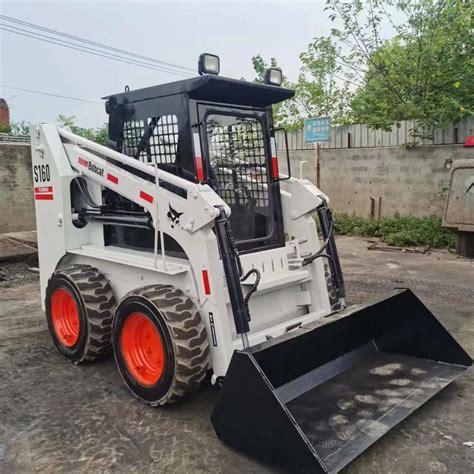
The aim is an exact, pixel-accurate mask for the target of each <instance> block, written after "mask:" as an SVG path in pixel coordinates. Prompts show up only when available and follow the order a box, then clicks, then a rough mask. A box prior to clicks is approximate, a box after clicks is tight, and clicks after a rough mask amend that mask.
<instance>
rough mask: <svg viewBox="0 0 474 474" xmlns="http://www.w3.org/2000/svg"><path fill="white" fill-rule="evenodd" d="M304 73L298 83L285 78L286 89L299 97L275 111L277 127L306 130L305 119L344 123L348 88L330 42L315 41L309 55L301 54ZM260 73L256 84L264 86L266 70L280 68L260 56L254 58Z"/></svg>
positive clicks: (301, 72)
mask: <svg viewBox="0 0 474 474" xmlns="http://www.w3.org/2000/svg"><path fill="white" fill-rule="evenodd" d="M300 61H301V70H300V74H299V76H298V79H297V81H296V82H294V83H292V82H290V81H288V79H287V78H286V77H284V78H283V83H282V86H283V87H287V88H289V89H294V90H295V97H294V98H292V99H290V100H287V101H285V102H283V103H281V104H277V105H276V106H274V108H273V113H274V118H275V123H276V125H278V126H284V127H285V128H286V129H288V130H298V129H301V128H303V121H304V119H305V118H309V117H316V116H327V115H329V116H331V117H332V120H333V123H342V122H343V121H344V118H345V111H346V109H347V100H348V97H349V96H350V94H349V93H348V88H347V85H344V86H340V85H338V83H337V81H336V76H335V74H336V73H337V72H338V70H339V69H338V66H337V64H336V60H335V49H334V45H333V44H332V42H331V40H330V39H328V38H315V39H314V41H313V42H312V43H310V44H309V45H308V49H307V51H305V52H303V53H301V54H300ZM252 64H253V67H254V70H255V73H256V78H255V80H254V82H259V83H262V82H263V77H264V73H265V69H267V68H268V67H278V64H277V61H276V60H275V58H271V60H270V66H269V65H268V63H266V62H265V61H264V60H263V58H262V57H261V56H260V55H257V56H254V57H253V58H252Z"/></svg>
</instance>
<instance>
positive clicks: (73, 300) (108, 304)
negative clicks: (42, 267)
mask: <svg viewBox="0 0 474 474" xmlns="http://www.w3.org/2000/svg"><path fill="white" fill-rule="evenodd" d="M45 304H46V319H47V322H48V328H49V332H50V334H51V337H52V339H53V342H54V345H55V346H56V348H57V349H58V351H59V352H60V353H61V354H62V355H63V356H64V357H66V358H67V359H68V360H70V361H72V362H74V363H75V364H80V363H82V362H86V361H93V360H95V359H97V358H99V357H101V356H103V355H105V354H106V353H107V352H110V349H111V332H112V315H113V310H114V307H115V298H114V295H113V292H112V288H111V287H110V285H109V283H108V281H107V279H106V278H105V276H104V275H103V274H102V273H100V272H99V270H97V269H96V268H93V267H91V266H90V265H71V266H70V267H66V268H63V269H60V270H57V271H55V272H54V273H53V275H52V276H51V278H50V279H49V281H48V287H47V288H46V300H45Z"/></svg>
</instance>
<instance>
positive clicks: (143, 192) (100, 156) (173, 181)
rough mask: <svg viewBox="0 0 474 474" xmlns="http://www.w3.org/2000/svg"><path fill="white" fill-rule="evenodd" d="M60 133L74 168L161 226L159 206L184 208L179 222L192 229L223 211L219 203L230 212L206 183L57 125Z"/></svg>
mask: <svg viewBox="0 0 474 474" xmlns="http://www.w3.org/2000/svg"><path fill="white" fill-rule="evenodd" d="M58 133H59V135H60V136H61V138H62V139H63V146H64V150H65V151H66V155H67V157H68V160H69V163H70V165H71V167H72V168H73V169H74V170H76V171H77V172H79V173H80V174H81V175H85V176H87V177H88V178H90V179H92V180H93V181H96V182H98V183H100V184H101V185H103V186H106V187H107V188H110V189H111V190H113V191H114V192H116V193H118V194H120V195H122V196H124V197H126V198H127V199H129V200H130V201H133V202H135V203H136V204H138V205H140V206H141V207H143V208H144V209H146V210H147V211H148V212H149V213H150V215H151V216H152V219H153V221H154V225H156V226H157V227H158V228H159V226H160V221H161V222H162V220H161V219H159V218H158V219H157V217H156V216H157V209H160V210H162V212H165V211H166V212H168V206H170V205H171V207H173V208H174V209H183V213H182V216H181V217H180V224H181V227H182V229H183V230H186V231H188V232H190V233H193V232H196V231H197V230H199V229H201V228H202V227H204V226H206V225H208V224H209V223H211V222H213V221H214V220H215V219H216V218H217V217H218V216H219V215H220V211H219V209H218V207H221V208H223V209H225V212H226V214H227V215H230V209H229V207H228V206H227V205H226V204H225V202H224V201H223V200H222V199H221V198H220V197H219V196H218V195H217V194H216V193H215V192H214V191H213V190H212V189H211V188H210V187H209V186H208V185H206V184H195V183H192V182H190V181H187V180H185V179H183V178H180V177H179V176H176V175H174V174H171V173H168V172H166V171H163V170H161V169H159V168H156V167H153V166H150V165H146V164H144V163H141V162H140V161H138V160H135V159H133V158H130V157H128V156H127V155H123V154H122V153H118V152H116V151H114V150H111V149H110V148H107V147H105V146H102V145H100V144H97V143H94V142H92V141H90V140H87V139H86V138H83V137H80V136H78V135H75V134H73V133H71V132H68V131H67V130H64V129H60V128H58ZM119 164H123V165H126V166H127V167H128V169H130V168H131V169H132V170H137V171H140V172H142V173H146V174H147V175H149V176H150V177H151V178H152V180H153V181H155V182H152V181H148V180H146V179H143V178H141V177H140V176H138V175H137V174H134V173H131V172H130V171H126V170H124V169H123V168H121V167H120V166H119ZM170 185H171V186H170ZM164 186H166V188H165V187H164ZM170 188H171V189H173V188H174V189H175V192H173V191H170ZM161 217H162V218H163V216H161Z"/></svg>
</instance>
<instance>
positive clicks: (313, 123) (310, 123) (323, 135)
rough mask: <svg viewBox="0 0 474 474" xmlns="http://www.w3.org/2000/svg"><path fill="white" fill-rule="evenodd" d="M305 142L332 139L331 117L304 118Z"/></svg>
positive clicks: (319, 141) (328, 140)
mask: <svg viewBox="0 0 474 474" xmlns="http://www.w3.org/2000/svg"><path fill="white" fill-rule="evenodd" d="M304 141H305V143H321V142H330V141H331V117H316V118H310V119H305V120H304Z"/></svg>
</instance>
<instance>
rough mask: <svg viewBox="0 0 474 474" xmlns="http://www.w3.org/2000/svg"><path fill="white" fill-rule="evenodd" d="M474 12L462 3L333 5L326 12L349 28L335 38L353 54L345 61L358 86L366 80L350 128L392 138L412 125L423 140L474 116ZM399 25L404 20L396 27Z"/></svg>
mask: <svg viewBox="0 0 474 474" xmlns="http://www.w3.org/2000/svg"><path fill="white" fill-rule="evenodd" d="M472 5H473V4H472V2H463V1H462V0H416V1H413V0H410V1H406V0H385V1H373V0H364V1H358V2H351V3H350V4H347V3H346V2H342V1H339V0H330V1H329V2H328V9H329V10H330V11H331V12H332V14H333V15H334V16H335V17H334V19H335V20H336V21H337V20H339V21H340V22H342V24H343V27H341V28H340V29H334V30H333V37H334V38H337V39H338V41H339V43H340V44H344V45H346V46H349V47H350V48H351V53H350V54H349V55H348V54H341V55H342V57H341V60H342V61H343V62H344V64H345V65H346V66H347V68H348V70H349V71H350V72H351V77H352V78H353V77H354V74H355V73H357V74H358V75H359V77H360V79H361V86H360V87H359V89H358V90H357V91H356V93H355V94H354V97H353V99H352V101H351V103H350V109H351V110H350V114H349V120H351V121H352V122H358V123H367V124H369V125H371V126H372V127H373V128H380V129H384V130H390V128H391V126H392V125H393V124H394V123H398V122H399V121H401V120H411V119H413V120H416V127H415V129H414V130H413V131H412V134H413V135H414V136H415V137H417V136H426V135H428V136H429V135H430V134H431V129H432V128H433V127H442V126H446V125H448V124H450V123H453V122H457V121H459V120H460V119H461V118H463V117H465V116H468V115H472V114H473V113H474V75H473V74H472V70H473V67H474V61H473V59H472V58H473V52H474V48H473V45H474V41H473V36H472V15H473V13H474V10H473V6H472ZM395 17H402V18H403V20H402V21H400V22H399V23H398V24H397V23H396V22H395V20H394V18H395ZM363 18H366V21H365V22H363V20H362V19H363ZM383 22H385V23H386V24H391V26H392V29H393V30H394V33H395V36H394V37H393V38H392V39H389V40H387V39H383V38H382V35H381V25H382V23H383ZM341 52H342V49H341Z"/></svg>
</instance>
